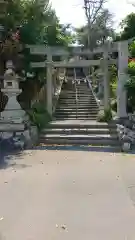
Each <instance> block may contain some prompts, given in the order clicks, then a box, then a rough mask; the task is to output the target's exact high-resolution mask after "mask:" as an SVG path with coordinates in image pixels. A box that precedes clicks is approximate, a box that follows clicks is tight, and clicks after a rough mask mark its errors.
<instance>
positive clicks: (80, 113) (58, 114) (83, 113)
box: [55, 111, 97, 117]
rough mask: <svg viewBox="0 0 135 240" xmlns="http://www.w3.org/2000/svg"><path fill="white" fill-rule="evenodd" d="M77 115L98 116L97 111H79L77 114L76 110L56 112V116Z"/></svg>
mask: <svg viewBox="0 0 135 240" xmlns="http://www.w3.org/2000/svg"><path fill="white" fill-rule="evenodd" d="M76 115H77V116H78V117H89V116H90V117H97V113H96V112H94V113H93V112H79V111H78V114H76V112H75V111H74V112H55V117H66V116H68V117H76Z"/></svg>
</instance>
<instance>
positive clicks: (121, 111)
mask: <svg viewBox="0 0 135 240" xmlns="http://www.w3.org/2000/svg"><path fill="white" fill-rule="evenodd" d="M118 55H119V56H118V85H117V116H118V118H126V117H127V94H126V90H125V83H126V81H127V79H128V75H127V74H126V69H127V67H128V55H129V51H128V42H127V41H122V42H119V43H118Z"/></svg>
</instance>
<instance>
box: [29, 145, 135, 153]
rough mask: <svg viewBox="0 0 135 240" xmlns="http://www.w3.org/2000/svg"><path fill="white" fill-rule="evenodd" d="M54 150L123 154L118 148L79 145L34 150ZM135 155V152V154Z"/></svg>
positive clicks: (51, 146)
mask: <svg viewBox="0 0 135 240" xmlns="http://www.w3.org/2000/svg"><path fill="white" fill-rule="evenodd" d="M36 149H37V150H54V151H60V150H62V151H87V152H112V153H115V152H116V153H118V152H121V151H120V149H118V148H112V147H103V146H102V147H93V146H78V145H68V146H66V145H65V146H64V145H63V146H62V145H61V146H60V145H43V146H36V147H35V148H34V150H36ZM134 153H135V152H134Z"/></svg>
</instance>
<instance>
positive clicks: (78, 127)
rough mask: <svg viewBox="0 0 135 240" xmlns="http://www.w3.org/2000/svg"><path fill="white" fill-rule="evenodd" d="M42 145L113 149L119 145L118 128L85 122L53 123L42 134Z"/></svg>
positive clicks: (105, 124) (111, 125) (66, 121)
mask: <svg viewBox="0 0 135 240" xmlns="http://www.w3.org/2000/svg"><path fill="white" fill-rule="evenodd" d="M40 143H43V144H49V145H51V144H56V145H91V146H111V147H116V146H118V145H119V142H118V135H117V128H116V125H115V124H114V123H110V124H107V123H97V122H96V121H83V120H65V121H52V122H51V123H50V124H48V126H47V128H46V129H44V130H43V131H42V132H41V135H40Z"/></svg>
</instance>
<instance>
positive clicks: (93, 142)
mask: <svg viewBox="0 0 135 240" xmlns="http://www.w3.org/2000/svg"><path fill="white" fill-rule="evenodd" d="M81 137H82V136H81ZM40 143H44V144H56V145H57V144H62V145H70V144H71V145H90V146H117V147H118V146H120V143H119V141H118V140H117V139H116V140H112V139H104V140H103V139H92V140H90V139H82V138H79V139H69V138H67V137H65V138H57V139H56V138H44V137H40Z"/></svg>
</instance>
